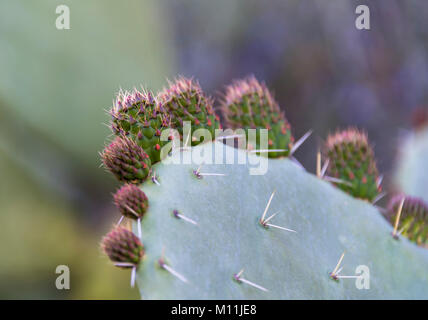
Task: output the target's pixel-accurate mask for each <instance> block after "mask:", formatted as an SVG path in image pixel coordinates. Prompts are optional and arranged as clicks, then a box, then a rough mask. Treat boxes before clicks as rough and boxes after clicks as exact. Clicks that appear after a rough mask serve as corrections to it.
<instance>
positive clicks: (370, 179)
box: [324, 128, 381, 201]
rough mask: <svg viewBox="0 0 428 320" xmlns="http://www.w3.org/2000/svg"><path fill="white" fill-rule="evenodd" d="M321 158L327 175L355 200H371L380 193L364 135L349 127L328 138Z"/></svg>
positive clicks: (373, 160)
mask: <svg viewBox="0 0 428 320" xmlns="http://www.w3.org/2000/svg"><path fill="white" fill-rule="evenodd" d="M324 155H325V157H326V158H327V159H328V161H329V167H328V174H329V175H330V176H332V177H334V178H336V179H338V180H337V181H338V182H337V183H336V184H337V186H338V187H339V188H341V189H342V190H344V191H346V192H348V193H349V194H351V195H353V196H354V197H356V198H361V199H366V200H369V201H373V200H374V199H375V198H376V197H377V196H378V195H379V193H380V192H381V186H380V183H379V175H378V170H377V167H376V161H375V158H374V152H373V149H372V148H371V146H370V145H369V142H368V139H367V134H366V133H364V132H360V131H358V130H357V129H354V128H349V129H347V130H344V131H339V132H336V133H335V134H332V135H330V136H329V137H328V138H327V141H326V143H325V148H324Z"/></svg>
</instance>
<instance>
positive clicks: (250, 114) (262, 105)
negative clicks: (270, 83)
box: [222, 76, 294, 158]
mask: <svg viewBox="0 0 428 320" xmlns="http://www.w3.org/2000/svg"><path fill="white" fill-rule="evenodd" d="M222 112H223V116H224V119H225V121H226V125H227V126H228V127H230V128H232V129H237V128H242V129H245V130H246V131H247V129H268V130H269V131H268V149H271V150H282V151H277V152H269V154H268V155H269V157H272V158H277V157H282V156H284V157H286V156H289V155H290V152H291V149H292V147H293V143H294V138H293V136H292V134H291V130H290V124H289V123H288V121H287V119H286V118H285V115H284V113H283V112H281V111H280V109H279V106H278V103H277V102H276V101H275V99H274V98H273V96H272V94H271V93H270V92H269V90H268V88H267V87H266V85H265V84H264V83H260V82H259V81H257V79H256V78H255V77H253V76H251V77H248V78H246V79H243V80H238V81H235V82H234V83H232V84H231V85H229V86H228V87H227V89H226V94H225V97H224V101H223V104H222ZM247 140H248V133H247ZM259 141H260V138H259V132H257V138H256V145H255V146H251V147H252V148H254V149H256V150H260V145H259ZM251 147H250V148H251Z"/></svg>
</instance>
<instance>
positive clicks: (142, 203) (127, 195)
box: [113, 184, 149, 220]
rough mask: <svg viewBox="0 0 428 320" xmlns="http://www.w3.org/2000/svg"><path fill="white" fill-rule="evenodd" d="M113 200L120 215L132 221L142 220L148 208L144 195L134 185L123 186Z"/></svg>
mask: <svg viewBox="0 0 428 320" xmlns="http://www.w3.org/2000/svg"><path fill="white" fill-rule="evenodd" d="M113 198H114V203H115V205H116V207H117V208H118V209H119V211H120V213H121V214H122V215H123V216H125V217H127V218H131V219H134V220H137V219H139V218H142V217H143V215H144V214H145V213H146V211H147V209H148V207H149V201H148V199H147V196H146V194H145V193H144V192H143V191H142V190H141V189H140V188H139V187H137V186H136V185H134V184H124V185H123V186H122V187H121V188H120V189H119V190H117V191H116V193H115V194H114V196H113Z"/></svg>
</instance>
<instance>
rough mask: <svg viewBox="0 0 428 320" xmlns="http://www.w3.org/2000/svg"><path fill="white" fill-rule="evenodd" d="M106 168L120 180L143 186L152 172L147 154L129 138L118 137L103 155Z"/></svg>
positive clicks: (106, 148)
mask: <svg viewBox="0 0 428 320" xmlns="http://www.w3.org/2000/svg"><path fill="white" fill-rule="evenodd" d="M101 158H102V161H103V164H104V166H105V167H106V168H107V169H108V170H109V171H110V172H111V173H113V175H114V176H115V177H116V178H117V179H118V180H119V181H123V182H127V183H134V184H141V183H142V182H144V181H145V180H146V179H147V177H148V176H149V175H150V172H151V161H150V158H149V156H148V155H147V153H146V152H145V151H144V150H143V149H142V148H141V147H140V146H138V145H137V144H136V143H135V142H134V141H133V140H131V139H129V138H128V137H125V136H121V137H116V138H115V139H114V140H113V142H112V143H110V144H109V145H108V146H107V147H105V149H104V151H103V152H102V153H101Z"/></svg>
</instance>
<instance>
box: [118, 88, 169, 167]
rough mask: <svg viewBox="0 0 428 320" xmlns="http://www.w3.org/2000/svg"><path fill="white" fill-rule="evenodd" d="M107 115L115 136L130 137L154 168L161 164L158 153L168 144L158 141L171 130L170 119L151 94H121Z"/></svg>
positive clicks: (138, 92) (136, 91)
mask: <svg viewBox="0 0 428 320" xmlns="http://www.w3.org/2000/svg"><path fill="white" fill-rule="evenodd" d="M110 114H111V116H112V124H111V128H112V131H113V132H114V133H115V134H116V135H127V136H130V137H131V138H132V139H133V140H134V141H136V142H137V144H138V145H139V146H140V147H142V148H143V149H144V151H145V152H146V153H147V154H148V155H149V156H150V160H151V162H152V163H153V164H154V163H156V162H158V161H160V150H161V148H162V147H163V146H164V145H165V144H166V143H167V141H161V139H160V138H161V133H162V130H164V129H167V128H169V127H170V118H169V116H168V113H166V112H165V110H164V109H163V108H162V107H161V106H160V105H159V104H158V103H157V102H156V100H155V99H154V97H153V94H152V93H151V92H140V91H138V90H134V91H133V92H132V93H129V92H120V93H119V94H118V96H117V98H116V101H115V103H114V106H113V108H112V109H111V111H110Z"/></svg>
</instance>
